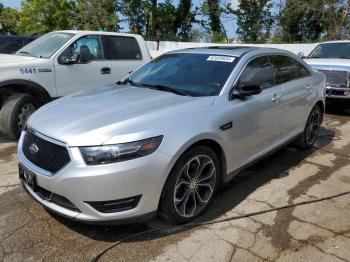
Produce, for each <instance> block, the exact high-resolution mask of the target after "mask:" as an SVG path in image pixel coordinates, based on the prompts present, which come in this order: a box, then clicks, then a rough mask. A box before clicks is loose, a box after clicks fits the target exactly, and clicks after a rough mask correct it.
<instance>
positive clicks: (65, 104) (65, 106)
mask: <svg viewBox="0 0 350 262" xmlns="http://www.w3.org/2000/svg"><path fill="white" fill-rule="evenodd" d="M213 101H214V98H213V97H189V96H179V95H175V94H173V93H168V92H162V91H157V90H151V89H148V88H139V87H131V86H114V87H105V88H102V89H99V90H95V91H90V92H83V93H78V94H74V95H70V96H66V97H64V98H61V99H58V100H56V101H54V102H51V103H49V104H47V105H45V106H43V107H42V108H40V109H39V110H38V111H37V112H35V113H34V114H33V115H32V116H31V117H30V119H29V121H28V126H29V127H30V128H33V129H34V130H36V131H38V132H39V133H41V134H44V135H46V136H49V137H51V138H53V139H56V140H59V141H62V142H64V143H66V144H68V145H69V146H72V147H73V146H91V145H101V144H110V143H111V141H113V143H116V142H118V143H119V142H129V141H136V140H140V139H144V138H147V137H152V136H158V135H162V129H163V128H165V127H166V125H167V123H169V121H172V119H173V118H179V117H180V118H184V117H185V115H186V114H189V113H190V112H192V111H193V110H194V109H198V108H201V107H205V106H210V105H212V103H213ZM112 138H113V140H112Z"/></svg>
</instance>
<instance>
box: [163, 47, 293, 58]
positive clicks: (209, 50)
mask: <svg viewBox="0 0 350 262" xmlns="http://www.w3.org/2000/svg"><path fill="white" fill-rule="evenodd" d="M252 51H256V52H257V53H262V54H263V53H269V54H271V53H276V54H281V53H284V54H290V52H288V51H286V50H282V49H278V48H269V47H256V46H208V47H195V48H187V49H180V50H175V51H171V52H169V53H170V54H174V53H196V54H217V55H228V56H236V57H241V56H243V55H244V54H246V53H249V52H252Z"/></svg>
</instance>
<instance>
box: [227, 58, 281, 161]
mask: <svg viewBox="0 0 350 262" xmlns="http://www.w3.org/2000/svg"><path fill="white" fill-rule="evenodd" d="M239 83H254V84H259V85H261V86H262V88H263V91H262V93H260V94H258V95H253V96H249V97H246V98H245V99H235V100H233V101H232V102H231V103H232V106H233V105H234V106H233V110H234V111H233V112H232V113H233V115H234V119H233V126H234V128H233V129H232V130H233V132H234V134H233V147H234V163H235V168H239V167H241V166H243V165H245V164H247V163H249V162H251V161H252V160H253V159H255V158H257V157H259V156H260V155H263V154H264V153H265V152H266V151H269V150H270V149H271V148H273V147H274V145H275V144H276V143H277V142H278V141H279V139H280V138H281V136H282V131H281V127H282V117H283V116H282V111H281V104H280V100H281V97H282V89H281V87H280V86H277V85H275V80H274V75H273V72H272V68H271V66H270V63H269V60H268V58H267V57H266V56H261V57H258V58H255V59H253V60H252V61H251V62H249V63H248V65H247V66H246V68H245V69H244V70H243V72H242V74H241V76H240V78H239Z"/></svg>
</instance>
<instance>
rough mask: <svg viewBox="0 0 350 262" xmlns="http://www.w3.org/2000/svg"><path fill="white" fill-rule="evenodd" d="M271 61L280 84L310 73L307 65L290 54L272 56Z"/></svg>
mask: <svg viewBox="0 0 350 262" xmlns="http://www.w3.org/2000/svg"><path fill="white" fill-rule="evenodd" d="M270 61H271V65H272V68H273V70H274V72H275V74H276V82H277V83H278V84H281V83H285V82H288V81H291V80H294V79H298V78H302V77H305V76H309V75H310V73H309V71H308V70H307V69H306V67H305V66H303V65H302V64H300V63H299V62H297V61H296V60H294V59H293V58H291V57H289V56H282V55H276V56H270Z"/></svg>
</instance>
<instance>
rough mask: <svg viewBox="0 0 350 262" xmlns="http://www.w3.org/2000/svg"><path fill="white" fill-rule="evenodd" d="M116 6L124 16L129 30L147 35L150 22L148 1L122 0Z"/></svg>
mask: <svg viewBox="0 0 350 262" xmlns="http://www.w3.org/2000/svg"><path fill="white" fill-rule="evenodd" d="M118 6H119V7H120V8H119V11H120V13H121V14H122V15H123V16H124V21H126V22H127V23H128V25H129V28H130V31H131V32H133V33H137V34H141V35H143V36H147V37H148V35H149V24H150V4H149V1H139V0H122V1H120V3H119V4H118Z"/></svg>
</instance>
